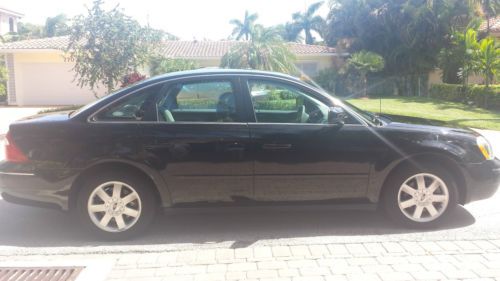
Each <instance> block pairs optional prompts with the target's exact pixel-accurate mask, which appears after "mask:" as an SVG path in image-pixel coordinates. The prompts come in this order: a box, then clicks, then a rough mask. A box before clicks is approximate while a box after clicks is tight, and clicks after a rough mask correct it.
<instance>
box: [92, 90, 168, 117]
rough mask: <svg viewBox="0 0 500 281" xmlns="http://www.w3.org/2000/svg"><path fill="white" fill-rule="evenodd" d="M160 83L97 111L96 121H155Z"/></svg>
mask: <svg viewBox="0 0 500 281" xmlns="http://www.w3.org/2000/svg"><path fill="white" fill-rule="evenodd" d="M161 89H162V85H161V84H159V85H155V86H151V87H148V88H145V89H142V90H139V91H138V92H136V93H133V94H131V95H129V96H127V97H125V98H123V99H121V100H119V101H117V102H115V103H114V104H111V106H109V107H107V108H105V109H104V110H102V111H101V112H99V113H98V114H97V115H96V116H95V117H94V120H97V121H157V112H156V108H155V101H156V97H157V94H158V93H159V92H160V91H161Z"/></svg>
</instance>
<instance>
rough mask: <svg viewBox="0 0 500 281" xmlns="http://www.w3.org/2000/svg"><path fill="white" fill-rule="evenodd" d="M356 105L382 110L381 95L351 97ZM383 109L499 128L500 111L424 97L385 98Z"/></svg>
mask: <svg viewBox="0 0 500 281" xmlns="http://www.w3.org/2000/svg"><path fill="white" fill-rule="evenodd" d="M348 102H350V103H352V104H353V105H355V106H357V107H359V108H361V109H364V110H367V111H371V112H375V113H379V111H380V110H379V102H380V101H379V99H351V100H348ZM382 113H384V114H389V115H402V116H409V117H416V118H426V119H431V120H437V121H442V122H446V123H449V124H451V125H458V126H464V127H472V128H480V129H490V130H497V131H500V112H498V111H492V110H487V109H482V108H479V107H475V106H471V105H466V104H462V103H456V102H448V101H442V100H435V99H429V98H424V97H390V98H382Z"/></svg>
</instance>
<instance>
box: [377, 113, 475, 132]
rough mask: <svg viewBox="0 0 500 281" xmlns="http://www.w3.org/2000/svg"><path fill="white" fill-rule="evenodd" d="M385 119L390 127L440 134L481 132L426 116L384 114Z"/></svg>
mask: <svg viewBox="0 0 500 281" xmlns="http://www.w3.org/2000/svg"><path fill="white" fill-rule="evenodd" d="M381 117H382V118H383V119H384V121H387V127H388V128H401V129H406V130H414V131H422V132H430V133H438V134H446V135H448V134H457V135H467V136H472V137H475V136H478V135H479V133H477V132H475V131H473V130H471V129H469V128H467V127H463V126H459V125H456V124H452V123H448V122H444V121H437V120H429V119H425V118H417V117H408V116H400V115H382V116H381Z"/></svg>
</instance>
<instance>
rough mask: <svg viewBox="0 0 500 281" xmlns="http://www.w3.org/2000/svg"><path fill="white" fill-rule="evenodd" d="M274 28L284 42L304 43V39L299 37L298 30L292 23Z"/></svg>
mask: <svg viewBox="0 0 500 281" xmlns="http://www.w3.org/2000/svg"><path fill="white" fill-rule="evenodd" d="M274 28H275V29H276V31H277V32H278V33H279V34H280V36H281V38H282V39H283V40H284V41H287V42H296V43H297V42H303V41H304V37H302V36H301V35H300V30H299V29H298V28H297V27H296V26H295V25H294V24H293V23H290V22H287V23H285V24H279V25H277V26H275V27H274Z"/></svg>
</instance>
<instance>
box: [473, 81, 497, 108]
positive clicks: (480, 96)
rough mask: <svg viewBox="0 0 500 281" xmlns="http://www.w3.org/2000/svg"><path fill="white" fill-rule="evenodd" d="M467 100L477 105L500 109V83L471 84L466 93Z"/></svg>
mask: <svg viewBox="0 0 500 281" xmlns="http://www.w3.org/2000/svg"><path fill="white" fill-rule="evenodd" d="M467 96H468V100H470V101H472V102H474V104H476V105H477V106H479V107H483V108H487V109H495V110H500V85H490V87H489V88H486V87H485V86H484V85H473V86H470V87H469V91H468V93H467Z"/></svg>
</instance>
